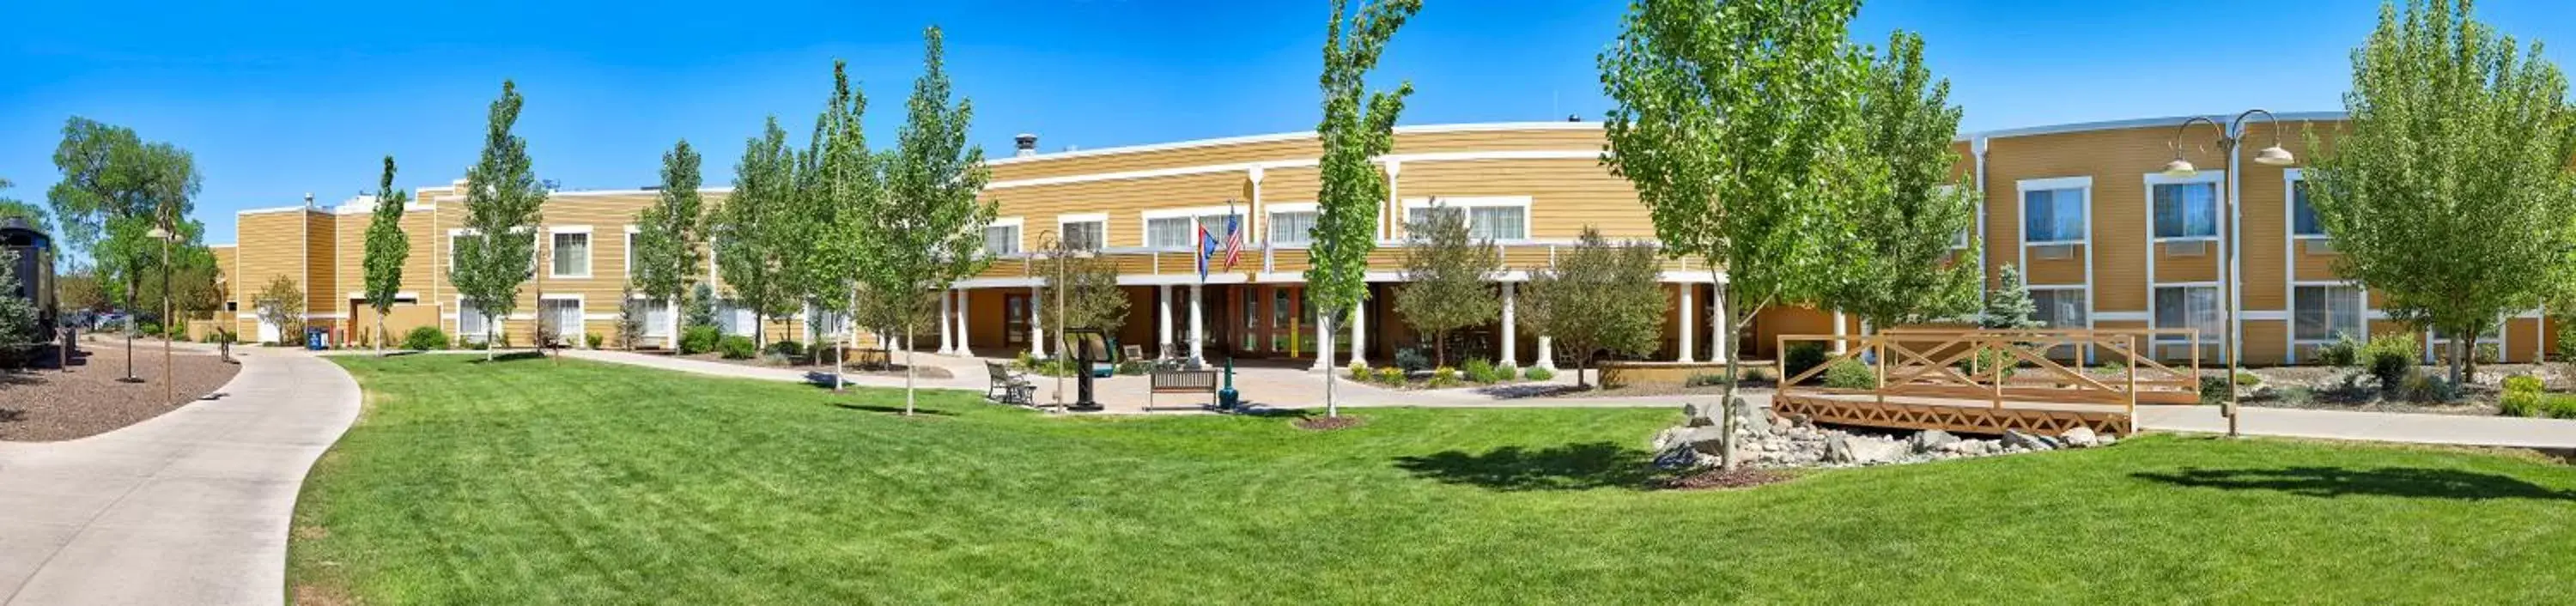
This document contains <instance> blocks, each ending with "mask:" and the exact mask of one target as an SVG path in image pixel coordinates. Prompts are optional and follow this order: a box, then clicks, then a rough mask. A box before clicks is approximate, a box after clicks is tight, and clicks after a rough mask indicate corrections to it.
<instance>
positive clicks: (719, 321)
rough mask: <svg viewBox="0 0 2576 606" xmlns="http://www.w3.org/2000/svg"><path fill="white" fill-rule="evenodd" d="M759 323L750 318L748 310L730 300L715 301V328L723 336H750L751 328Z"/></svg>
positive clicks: (757, 320) (749, 310)
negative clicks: (720, 331) (721, 331)
mask: <svg viewBox="0 0 2576 606" xmlns="http://www.w3.org/2000/svg"><path fill="white" fill-rule="evenodd" d="M759 321H760V319H759V318H755V317H752V313H751V309H750V308H746V307H743V306H741V305H738V304H736V303H735V302H734V300H733V299H732V298H730V297H727V298H722V299H716V327H717V328H719V329H722V330H723V332H724V334H728V335H742V336H746V337H748V336H751V329H752V327H754V326H757V325H758V322H759Z"/></svg>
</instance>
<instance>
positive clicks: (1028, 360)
mask: <svg viewBox="0 0 2576 606" xmlns="http://www.w3.org/2000/svg"><path fill="white" fill-rule="evenodd" d="M1011 366H1014V367H1018V368H1019V369H1020V370H1031V369H1035V368H1037V367H1038V359H1037V357H1035V356H1031V355H1029V352H1028V351H1027V350H1021V351H1020V355H1019V356H1017V357H1013V358H1011Z"/></svg>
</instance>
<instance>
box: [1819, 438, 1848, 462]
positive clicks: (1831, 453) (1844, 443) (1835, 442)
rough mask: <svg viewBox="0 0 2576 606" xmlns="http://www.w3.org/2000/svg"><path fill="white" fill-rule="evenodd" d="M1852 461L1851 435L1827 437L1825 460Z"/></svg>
mask: <svg viewBox="0 0 2576 606" xmlns="http://www.w3.org/2000/svg"><path fill="white" fill-rule="evenodd" d="M1852 461H1853V458H1852V447H1851V436H1841V435H1837V436H1833V437H1829V438H1825V462H1827V463H1836V464H1843V463H1850V462H1852Z"/></svg>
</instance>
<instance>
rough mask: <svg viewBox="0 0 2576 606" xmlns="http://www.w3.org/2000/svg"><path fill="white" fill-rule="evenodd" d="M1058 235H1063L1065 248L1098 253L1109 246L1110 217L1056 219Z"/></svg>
mask: <svg viewBox="0 0 2576 606" xmlns="http://www.w3.org/2000/svg"><path fill="white" fill-rule="evenodd" d="M1056 233H1059V234H1063V236H1062V237H1063V238H1064V247H1065V248H1068V249H1072V250H1089V251H1098V250H1100V249H1101V248H1103V247H1106V246H1108V245H1109V215H1105V214H1087V215H1064V216H1061V217H1056Z"/></svg>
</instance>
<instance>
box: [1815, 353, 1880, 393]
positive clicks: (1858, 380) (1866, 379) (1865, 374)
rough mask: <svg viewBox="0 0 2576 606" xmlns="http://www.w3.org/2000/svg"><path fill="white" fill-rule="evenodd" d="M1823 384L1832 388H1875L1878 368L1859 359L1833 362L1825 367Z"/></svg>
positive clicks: (1876, 386)
mask: <svg viewBox="0 0 2576 606" xmlns="http://www.w3.org/2000/svg"><path fill="white" fill-rule="evenodd" d="M1825 386H1826V387H1830V388H1834V389H1877V388H1878V370H1877V369H1876V368H1874V367H1872V366H1870V365H1869V364H1868V363H1865V362H1862V361H1859V360H1843V361H1840V362H1835V363H1834V365H1833V366H1831V367H1828V368H1826V369H1825Z"/></svg>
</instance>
